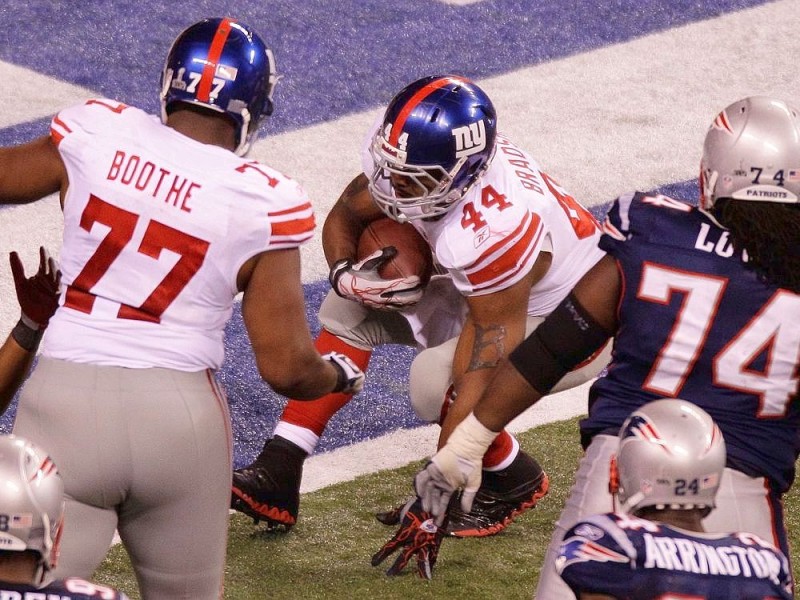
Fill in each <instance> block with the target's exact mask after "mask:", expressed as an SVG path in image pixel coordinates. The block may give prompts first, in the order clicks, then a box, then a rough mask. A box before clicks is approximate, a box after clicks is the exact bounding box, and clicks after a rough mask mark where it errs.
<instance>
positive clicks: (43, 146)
mask: <svg viewBox="0 0 800 600" xmlns="http://www.w3.org/2000/svg"><path fill="white" fill-rule="evenodd" d="M66 186H67V171H66V168H65V167H64V162H63V161H62V160H61V155H60V154H59V153H58V148H56V145H55V143H54V142H53V141H52V139H51V138H50V136H43V137H40V138H37V139H35V140H33V141H32V142H28V143H27V144H22V145H20V146H12V147H8V148H0V204H26V203H28V202H33V201H34V200H38V199H39V198H44V197H45V196H48V195H49V194H54V193H55V192H58V191H59V190H62V189H63V190H66Z"/></svg>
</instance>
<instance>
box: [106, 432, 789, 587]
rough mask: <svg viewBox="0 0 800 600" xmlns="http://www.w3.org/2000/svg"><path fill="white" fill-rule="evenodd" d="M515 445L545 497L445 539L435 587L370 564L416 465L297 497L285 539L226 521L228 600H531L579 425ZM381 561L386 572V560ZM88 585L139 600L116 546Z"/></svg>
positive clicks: (239, 519) (567, 481) (529, 436)
mask: <svg viewBox="0 0 800 600" xmlns="http://www.w3.org/2000/svg"><path fill="white" fill-rule="evenodd" d="M519 439H520V442H521V444H522V445H523V447H524V448H525V449H526V450H528V451H529V452H530V453H531V454H533V455H534V456H536V457H537V458H538V459H539V460H540V462H541V463H542V465H543V466H544V467H545V469H546V470H547V471H548V473H549V475H550V482H551V485H550V493H549V494H548V495H547V497H546V498H545V499H544V500H543V501H542V502H541V503H540V504H539V506H538V507H537V508H536V509H535V510H532V511H530V512H528V513H526V514H524V515H523V516H521V517H520V518H519V519H518V520H517V521H516V522H515V523H514V525H512V526H511V527H509V528H508V529H506V531H504V532H503V533H501V534H500V535H497V536H494V537H491V538H484V539H465V540H456V539H452V538H448V539H445V540H444V542H443V544H442V548H441V552H440V554H439V562H438V564H437V565H436V569H435V571H434V576H433V580H432V581H424V580H422V579H420V578H418V577H417V576H416V575H414V574H413V569H410V570H409V573H408V574H404V575H401V576H399V577H391V578H390V577H386V576H385V575H384V569H383V568H380V567H378V568H373V567H372V566H370V557H371V555H372V554H373V553H374V552H375V551H377V550H378V549H379V548H380V547H381V545H382V544H383V543H384V542H385V541H386V540H388V539H389V537H390V536H391V535H392V534H393V533H394V528H390V527H386V526H385V525H381V524H380V523H379V522H378V521H376V520H375V518H374V516H373V515H374V514H375V512H377V511H379V510H385V509H387V508H389V507H391V506H393V505H394V504H396V503H398V501H400V500H402V499H403V498H404V497H405V496H407V495H410V493H411V480H412V477H413V474H414V473H415V472H416V471H417V469H418V468H419V466H420V464H421V463H414V464H412V465H409V466H408V467H405V468H403V469H399V470H395V471H382V472H380V473H376V474H373V475H369V476H365V477H360V478H358V479H356V480H354V481H351V482H347V483H342V484H338V485H335V486H332V487H329V488H326V489H323V490H319V491H317V492H313V493H311V494H306V495H304V496H303V497H302V502H301V507H300V514H301V518H300V520H299V521H298V524H297V525H296V526H295V527H294V529H293V530H292V531H291V532H290V533H288V534H265V533H263V532H261V531H260V530H259V528H257V527H254V526H253V524H252V520H250V519H247V518H245V517H244V516H243V515H240V514H238V513H237V514H235V515H232V516H231V529H230V536H229V542H228V564H227V574H226V580H225V598H226V599H230V600H233V599H237V600H244V599H248V600H251V599H261V598H275V599H283V598H286V599H300V598H303V599H305V598H310V599H317V598H318V599H323V598H324V599H326V600H329V599H335V598H343V599H344V598H348V599H350V598H355V599H362V598H363V599H373V598H380V599H381V600H393V599H401V598H402V599H408V598H414V599H420V600H424V599H428V598H431V599H433V598H463V599H465V598H503V600H515V599H518V598H519V599H522V598H524V599H526V600H530V598H532V597H533V590H534V588H535V586H536V581H537V578H538V574H539V566H540V564H541V562H542V560H543V557H544V551H545V548H546V547H547V543H548V541H549V539H550V532H551V529H552V527H553V523H554V522H555V520H556V518H557V517H558V513H559V511H560V509H561V506H562V504H563V502H564V500H565V498H566V493H567V491H568V489H569V486H570V485H571V484H572V475H573V473H574V470H575V468H576V466H577V461H578V457H579V452H580V447H579V445H578V433H577V420H570V421H562V422H559V423H553V424H550V425H545V426H543V427H539V428H536V429H532V430H530V431H528V432H526V433H524V434H522V435H520V436H519ZM797 508H800V500H798V493H797V492H793V493H791V494H789V496H788V498H787V502H786V513H787V524H788V526H789V529H790V531H794V532H795V535H794V536H792V545H793V547H795V548H796V547H798V544H799V543H800V541H798V540H800V535H798V534H797V532H798V531H800V524H798V516H797V514H796V513H797V512H798V510H796V509H797ZM198 526H199V524H198ZM155 543H162V544H165V543H169V541H168V540H156V542H155ZM386 562H387V563H389V564H391V563H390V559H387V561H386ZM795 562H797V561H795ZM389 564H385V567H388V566H389ZM95 578H96V579H97V580H98V581H99V582H101V583H106V584H110V585H113V586H115V587H117V588H118V589H121V590H123V591H124V592H126V593H127V594H128V595H129V596H130V597H131V598H139V595H138V593H137V592H136V583H135V580H134V577H133V574H132V572H131V569H130V564H129V562H128V559H127V555H126V553H125V551H124V550H123V549H122V547H121V546H117V547H115V548H114V550H112V552H111V553H110V554H109V557H108V559H107V560H106V561H105V562H104V563H103V565H102V566H101V568H100V569H99V570H98V571H97V573H96V575H95Z"/></svg>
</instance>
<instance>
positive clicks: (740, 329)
mask: <svg viewBox="0 0 800 600" xmlns="http://www.w3.org/2000/svg"><path fill="white" fill-rule="evenodd" d="M603 230H604V235H603V237H602V238H601V241H600V246H601V247H602V248H603V249H604V250H605V251H606V252H608V253H609V254H610V255H611V256H612V257H614V258H615V259H616V260H617V264H618V268H619V270H620V274H621V277H622V292H621V299H620V305H619V310H618V316H619V328H618V330H617V333H616V334H615V338H614V353H613V358H612V361H611V364H610V365H609V368H608V371H607V374H606V375H605V376H604V377H601V378H600V379H598V380H597V381H596V382H595V383H594V384H593V386H592V388H591V392H590V395H589V416H588V418H586V419H584V420H583V421H582V422H581V432H582V434H583V437H584V440H588V439H589V438H591V437H592V436H593V435H595V434H597V433H601V432H603V433H611V434H616V433H617V431H618V429H619V427H620V426H621V425H622V423H623V421H624V420H625V418H626V417H627V416H628V415H629V414H630V413H631V412H632V411H633V410H635V409H636V408H638V407H640V406H641V405H642V404H644V403H645V402H648V401H650V400H654V399H656V398H664V397H680V398H683V399H685V400H689V401H690V402H693V403H695V404H697V405H698V406H700V407H702V408H703V409H705V410H706V411H707V412H708V413H709V414H710V415H711V416H712V417H713V418H714V420H715V421H716V422H717V424H718V425H719V427H720V429H721V430H722V433H723V435H724V436H725V444H726V446H727V450H728V466H730V467H732V468H735V469H738V470H740V471H742V472H744V473H746V474H748V475H750V476H753V477H767V478H769V480H770V481H771V482H772V484H773V486H774V488H775V489H776V491H779V492H783V491H785V490H786V489H788V487H789V486H790V485H791V482H792V480H793V479H794V468H795V467H794V465H795V460H796V459H797V456H798V451H800V407H798V403H797V402H796V401H795V400H796V399H797V387H798V373H799V372H800V295H798V294H795V293H793V292H790V291H788V290H785V289H782V288H779V287H778V286H776V285H772V284H769V283H766V282H764V281H763V280H762V279H761V278H760V277H759V276H758V275H757V274H756V272H755V271H753V270H752V269H749V268H748V267H747V265H746V263H745V260H743V257H742V256H740V255H737V254H736V253H735V252H734V250H733V247H732V245H731V243H730V241H729V240H728V232H727V231H726V230H725V229H723V228H721V227H719V226H717V225H716V224H715V223H714V221H712V220H711V219H710V218H709V217H708V216H706V215H705V214H703V213H702V212H701V211H699V210H698V209H697V208H695V207H692V206H690V205H688V204H685V203H683V202H678V201H676V200H673V199H671V198H667V197H665V196H648V195H645V194H642V193H636V194H631V195H627V196H623V197H621V198H619V199H617V200H616V201H615V202H614V204H613V206H612V208H611V210H610V212H609V213H608V216H607V217H606V221H605V223H604V225H603Z"/></svg>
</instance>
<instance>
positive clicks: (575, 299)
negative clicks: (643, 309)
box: [473, 256, 621, 431]
mask: <svg viewBox="0 0 800 600" xmlns="http://www.w3.org/2000/svg"><path fill="white" fill-rule="evenodd" d="M620 290H621V278H620V275H619V272H618V270H617V266H616V262H615V261H614V259H613V258H611V257H610V256H605V257H603V258H602V259H600V261H599V262H598V263H597V264H596V265H595V266H594V267H592V268H591V269H590V270H589V271H588V272H587V273H586V274H585V275H584V276H583V277H582V278H581V280H580V281H579V282H578V283H577V285H576V286H575V288H574V289H573V290H572V293H571V294H570V295H569V296H567V298H566V299H564V301H562V302H561V304H560V305H559V306H558V307H557V308H556V309H555V310H554V311H553V312H552V313H551V314H550V316H548V317H547V319H545V321H544V322H543V323H542V324H541V325H540V326H539V327H538V328H536V330H535V331H534V332H533V333H532V334H531V335H530V336H528V337H527V338H526V339H525V341H524V342H523V343H522V344H520V345H519V346H518V347H517V348H516V349H515V350H514V351H513V352H512V353H511V354H510V355H509V358H508V360H504V361H503V364H501V365H500V366H499V367H498V368H497V370H496V371H495V374H494V376H493V378H492V381H491V383H490V384H489V386H488V388H487V389H486V391H485V393H484V394H483V396H482V397H481V399H480V400H479V401H478V403H477V404H476V405H475V408H474V410H473V413H474V414H475V416H476V418H477V419H478V421H480V422H481V423H482V424H483V425H484V426H486V427H487V428H488V429H490V430H492V431H500V430H501V429H503V427H505V426H506V425H508V423H510V422H511V421H512V420H513V419H514V418H515V417H517V416H518V415H520V414H521V413H522V412H524V411H525V410H527V409H528V408H529V407H531V406H533V405H534V404H535V403H536V402H538V401H539V399H540V398H541V397H542V396H544V395H545V394H547V393H548V392H549V391H550V390H551V389H552V387H553V386H554V385H555V384H556V383H557V382H558V381H559V380H560V379H561V378H562V377H563V376H564V375H565V374H566V373H568V372H569V371H570V370H571V369H573V368H574V367H575V366H576V365H578V364H580V363H581V362H582V361H584V360H586V359H587V358H589V357H590V356H591V355H592V354H593V353H594V352H596V351H597V350H598V349H599V348H601V347H602V346H603V344H605V343H606V342H607V341H608V339H609V338H610V337H611V336H612V335H613V333H614V331H615V330H616V327H617V314H616V310H617V304H618V301H619V296H620Z"/></svg>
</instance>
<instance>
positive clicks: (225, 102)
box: [161, 18, 278, 155]
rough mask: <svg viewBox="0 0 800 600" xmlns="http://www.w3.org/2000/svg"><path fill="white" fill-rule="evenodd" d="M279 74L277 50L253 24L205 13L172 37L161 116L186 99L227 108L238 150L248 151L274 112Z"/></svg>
mask: <svg viewBox="0 0 800 600" xmlns="http://www.w3.org/2000/svg"><path fill="white" fill-rule="evenodd" d="M277 80H278V74H277V71H276V70H275V58H274V56H273V54H272V50H270V49H269V48H267V46H266V45H265V44H264V42H263V41H262V40H261V38H260V37H259V36H258V35H257V34H256V33H255V32H254V31H253V30H252V29H250V28H249V27H248V26H247V25H245V24H243V23H240V22H238V21H236V20H234V19H229V18H224V19H205V20H203V21H200V22H198V23H195V24H194V25H191V26H190V27H188V28H187V29H185V30H184V31H183V32H182V33H181V34H180V35H179V36H178V37H177V38H176V39H175V41H174V42H173V43H172V47H171V48H170V50H169V54H168V55H167V61H166V63H165V65H164V70H163V72H162V74H161V120H162V121H163V122H164V123H166V121H167V116H168V115H169V113H170V112H172V110H174V108H175V105H176V104H177V103H181V102H183V103H189V104H192V105H194V106H202V107H204V108H208V109H210V110H213V111H215V112H219V113H223V114H225V115H227V116H229V117H230V118H231V119H232V120H233V121H234V123H235V124H236V149H235V152H236V154H239V155H242V154H245V153H246V152H247V150H248V149H249V148H250V145H251V144H252V142H253V141H254V140H255V137H256V135H257V133H258V127H259V125H260V124H261V123H262V122H263V120H264V118H265V117H267V116H269V115H271V114H272V109H273V104H272V94H273V91H274V89H275V83H276V82H277Z"/></svg>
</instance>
